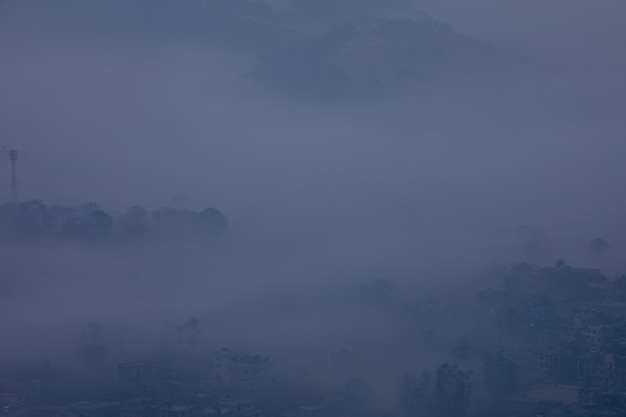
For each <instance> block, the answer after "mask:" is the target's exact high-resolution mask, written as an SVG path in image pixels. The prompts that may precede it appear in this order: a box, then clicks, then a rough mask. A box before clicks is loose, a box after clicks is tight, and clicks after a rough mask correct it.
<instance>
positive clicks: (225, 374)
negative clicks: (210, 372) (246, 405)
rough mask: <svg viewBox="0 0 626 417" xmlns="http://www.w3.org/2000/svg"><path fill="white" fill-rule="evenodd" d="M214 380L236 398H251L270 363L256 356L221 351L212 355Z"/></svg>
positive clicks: (256, 391)
mask: <svg viewBox="0 0 626 417" xmlns="http://www.w3.org/2000/svg"><path fill="white" fill-rule="evenodd" d="M214 366H215V380H216V382H217V383H218V385H220V386H222V387H225V388H228V389H230V390H231V391H233V392H232V394H233V395H234V396H237V397H245V398H253V397H256V396H257V395H258V391H259V389H260V387H261V385H262V384H263V383H264V382H265V379H266V376H267V373H268V370H269V366H270V362H269V360H268V359H267V358H262V357H260V356H258V355H254V356H251V355H247V354H245V353H241V352H236V351H234V350H231V349H222V350H220V351H218V352H216V353H215V355H214Z"/></svg>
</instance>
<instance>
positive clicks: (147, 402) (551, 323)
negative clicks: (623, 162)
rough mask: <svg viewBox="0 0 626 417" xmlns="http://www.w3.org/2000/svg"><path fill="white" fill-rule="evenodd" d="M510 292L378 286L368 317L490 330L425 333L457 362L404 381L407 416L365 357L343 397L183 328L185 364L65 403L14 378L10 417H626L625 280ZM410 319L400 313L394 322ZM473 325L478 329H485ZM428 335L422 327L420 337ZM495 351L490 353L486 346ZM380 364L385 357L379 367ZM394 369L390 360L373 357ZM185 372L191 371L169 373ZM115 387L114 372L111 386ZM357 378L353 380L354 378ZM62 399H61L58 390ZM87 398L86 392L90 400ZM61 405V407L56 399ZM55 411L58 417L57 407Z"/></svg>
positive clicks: (136, 374)
mask: <svg viewBox="0 0 626 417" xmlns="http://www.w3.org/2000/svg"><path fill="white" fill-rule="evenodd" d="M492 274H493V275H494V276H500V285H497V283H496V282H495V281H494V285H493V287H491V288H486V289H481V290H478V291H474V292H472V293H471V294H465V293H464V294H460V295H459V294H457V295H456V296H451V295H450V296H448V298H447V299H438V300H436V299H433V298H429V299H428V301H426V302H418V303H408V302H406V301H401V300H399V299H398V298H393V297H391V294H392V293H393V292H394V290H395V288H394V284H393V283H391V282H389V281H386V280H375V281H374V282H372V283H369V284H364V285H363V286H362V288H361V291H360V293H361V296H360V299H361V302H363V303H367V305H368V306H372V305H374V304H378V305H379V306H381V305H382V306H384V307H383V308H393V309H394V311H401V312H402V313H399V314H406V315H413V316H415V317H416V319H417V321H416V323H417V322H420V323H428V322H430V323H441V320H447V319H451V320H454V318H455V317H456V318H458V320H464V321H465V323H466V326H468V327H473V326H474V325H477V326H481V327H482V328H483V332H484V334H485V335H489V337H488V338H486V339H485V338H483V339H482V340H479V338H478V337H477V338H476V340H472V336H469V337H467V336H466V337H462V338H459V339H457V340H452V339H450V338H447V339H446V338H445V337H441V336H439V335H438V334H437V332H438V330H437V329H438V327H437V325H436V324H435V325H433V326H431V327H430V328H429V327H428V326H425V325H423V324H422V325H420V326H421V331H423V336H422V338H423V339H424V345H423V346H424V349H428V348H430V349H432V350H436V351H445V352H448V353H447V356H448V357H449V361H447V362H445V363H442V364H434V365H433V367H432V368H433V369H430V370H422V371H423V372H422V373H421V374H420V373H419V372H407V373H405V374H404V375H398V389H397V398H396V400H397V404H395V408H392V407H393V406H389V411H388V412H383V411H380V412H379V411H376V410H374V409H370V405H369V404H370V402H369V397H371V396H375V395H376V393H375V392H373V388H372V386H371V385H370V384H369V382H368V381H367V380H365V379H364V378H362V377H360V374H359V368H360V366H361V362H363V361H364V360H365V359H364V358H363V357H362V356H361V355H360V354H359V352H354V351H350V350H348V349H338V350H337V351H335V352H330V353H329V354H328V365H329V367H330V368H331V369H333V371H334V372H336V373H337V375H339V376H340V379H338V380H340V381H343V382H342V383H340V384H335V386H333V387H320V386H315V385H314V384H309V385H308V386H307V384H306V382H304V381H297V380H294V379H293V377H292V378H291V379H290V378H289V377H286V376H285V374H283V373H281V372H277V370H276V369H274V366H273V365H274V360H273V359H272V358H267V357H262V356H259V355H254V354H252V353H243V352H239V351H236V350H234V349H230V348H222V349H219V350H217V351H212V352H207V351H206V350H203V349H201V348H200V347H198V346H197V334H198V332H199V322H198V320H197V319H195V318H192V319H190V320H188V321H187V322H185V323H183V324H181V325H180V326H178V328H177V329H176V331H177V335H178V340H177V342H176V343H177V344H178V357H177V359H172V358H174V357H176V354H170V356H169V359H168V357H167V356H162V357H161V359H160V361H161V363H157V362H156V361H144V360H140V361H135V362H129V363H121V364H118V365H117V367H116V368H117V369H116V372H115V373H116V375H115V376H112V378H111V380H110V381H109V383H108V384H106V385H104V386H101V388H99V390H100V391H99V392H88V390H87V391H85V390H83V395H86V398H77V397H75V398H69V397H68V398H67V401H68V403H66V404H59V403H58V402H59V401H60V400H59V398H60V397H59V396H58V393H57V394H54V392H56V391H55V390H56V388H58V387H55V386H54V385H55V382H54V376H53V375H52V373H51V372H50V371H49V370H48V371H47V372H46V370H45V369H44V370H40V371H38V372H31V375H28V376H27V377H25V376H24V375H21V376H16V377H14V378H11V377H9V376H7V377H5V378H4V379H3V380H2V385H1V390H2V391H1V395H0V401H1V404H2V407H3V408H2V410H3V415H6V416H55V415H58V416H76V417H78V416H84V417H91V416H93V417H96V416H121V417H152V416H154V417H157V416H158V417H200V416H233V417H235V416H237V417H257V416H268V417H269V416H284V417H288V416H289V417H291V416H293V417H300V416H302V417H305V416H311V417H313V416H315V417H321V416H324V417H332V416H338V417H340V416H361V415H372V416H376V415H379V416H380V415H398V416H407V417H422V416H424V417H426V416H442V417H444V416H494V417H496V416H510V417H518V416H519V417H522V416H542V417H553V416H554V417H556V416H580V417H600V416H603V417H604V416H619V415H624V412H626V397H625V396H624V393H625V388H626V278H625V277H619V278H613V279H609V278H608V277H606V276H605V275H603V274H602V273H601V271H600V270H597V269H589V268H578V267H573V266H570V265H568V264H566V263H565V262H563V261H557V262H556V263H555V265H554V266H550V267H539V266H533V265H530V264H528V263H518V264H514V265H512V266H510V267H507V268H496V271H492ZM394 314H397V313H394ZM472 323H474V324H472ZM416 328H418V327H416ZM99 331H100V330H99V329H98V327H97V325H92V327H91V328H90V332H91V336H90V337H91V342H90V343H89V344H88V345H87V346H86V347H85V349H84V355H85V357H86V358H89V360H92V361H95V362H97V359H98V356H99V348H101V347H100V346H99V342H98V340H99V339H98V337H99V336H98V334H99ZM486 340H488V342H487V341H486ZM369 359H372V358H369ZM374 359H376V360H381V359H380V358H374ZM164 363H170V364H176V365H174V366H177V367H178V369H174V368H173V367H170V366H165V365H164ZM111 375H113V374H111ZM341 378H344V379H341ZM46 391H49V392H46ZM76 392H81V390H78V391H76ZM51 396H52V397H55V396H56V398H51ZM50 404H54V405H50Z"/></svg>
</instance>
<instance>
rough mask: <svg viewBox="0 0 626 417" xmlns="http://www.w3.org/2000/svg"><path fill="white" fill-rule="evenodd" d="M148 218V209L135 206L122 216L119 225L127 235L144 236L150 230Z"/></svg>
mask: <svg viewBox="0 0 626 417" xmlns="http://www.w3.org/2000/svg"><path fill="white" fill-rule="evenodd" d="M148 220H149V219H148V210H146V209H145V208H143V207H140V206H133V207H130V208H129V209H128V210H126V213H124V214H123V215H122V216H121V217H120V219H119V226H120V228H121V231H122V233H123V234H124V235H126V236H144V235H146V234H147V233H148V230H149V225H148Z"/></svg>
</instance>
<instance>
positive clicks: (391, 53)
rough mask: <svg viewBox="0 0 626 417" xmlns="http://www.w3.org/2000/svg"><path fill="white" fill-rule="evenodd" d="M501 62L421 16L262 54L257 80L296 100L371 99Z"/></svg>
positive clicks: (350, 28)
mask: <svg viewBox="0 0 626 417" xmlns="http://www.w3.org/2000/svg"><path fill="white" fill-rule="evenodd" d="M500 61H501V57H500V55H499V52H498V51H497V50H496V49H495V48H494V47H492V46H490V45H489V44H487V43H484V42H481V41H479V40H477V39H473V38H471V37H468V36H465V35H462V34H459V33H458V32H456V31H455V30H454V29H453V28H452V27H450V26H448V25H446V24H443V23H441V22H439V21H437V20H435V19H432V18H431V17H429V16H427V15H424V14H420V15H417V16H415V17H410V18H408V17H407V18H378V19H371V20H361V21H359V22H358V23H356V24H352V23H346V24H345V25H343V26H341V27H340V28H338V29H335V30H333V31H330V32H329V33H326V34H324V35H319V36H307V37H302V38H300V39H298V41H297V42H293V43H292V44H291V45H289V47H287V48H284V49H282V50H279V51H273V52H272V53H269V54H265V55H263V56H262V57H261V59H260V61H259V64H258V66H257V69H256V74H257V76H258V77H259V79H260V80H262V81H264V82H266V83H268V84H269V85H272V86H274V87H279V88H282V89H284V90H285V91H289V92H292V93H295V94H298V95H303V96H310V95H315V96H318V97H324V98H338V97H346V96H362V95H372V94H378V93H380V92H382V91H383V90H384V89H385V88H386V87H388V86H390V85H398V84H402V83H406V82H414V81H419V80H422V81H426V80H432V79H433V78H439V77H445V76H446V75H451V74H455V73H459V72H469V71H477V70H478V71H479V70H483V69H490V68H492V67H493V66H494V65H498V64H499V62H500Z"/></svg>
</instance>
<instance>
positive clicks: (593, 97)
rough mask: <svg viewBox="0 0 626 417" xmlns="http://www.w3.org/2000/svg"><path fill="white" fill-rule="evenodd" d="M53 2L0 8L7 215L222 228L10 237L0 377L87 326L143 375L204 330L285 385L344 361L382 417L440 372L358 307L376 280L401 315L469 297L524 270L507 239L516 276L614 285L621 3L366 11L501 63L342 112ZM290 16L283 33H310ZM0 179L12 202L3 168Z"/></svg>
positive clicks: (0, 305)
mask: <svg viewBox="0 0 626 417" xmlns="http://www.w3.org/2000/svg"><path fill="white" fill-rule="evenodd" d="M326 3H329V2H326ZM330 3H332V2H330ZM357 3H358V2H357ZM375 3H376V2H372V4H375ZM52 4H53V2H45V1H34V0H33V1H5V2H2V3H0V53H1V55H0V56H1V57H2V58H0V137H1V138H2V141H1V142H0V146H4V147H5V148H4V149H5V150H6V149H17V150H19V151H20V156H19V161H18V175H19V196H20V199H21V200H28V199H41V200H43V201H44V202H47V203H51V204H52V203H54V202H63V201H69V200H72V199H78V200H80V201H83V202H89V201H95V202H97V203H99V204H102V206H103V207H104V208H105V209H106V210H110V211H111V212H123V211H124V210H126V208H128V207H130V206H133V205H140V206H144V207H147V208H149V209H157V208H159V207H162V206H181V205H182V206H186V207H189V208H191V209H194V210H201V209H204V208H206V207H214V208H217V209H219V210H220V211H221V212H223V213H224V214H225V215H226V216H227V217H228V220H229V227H228V231H227V232H226V233H225V234H224V236H221V237H220V238H219V239H218V240H217V241H212V242H211V243H210V244H208V245H197V244H195V243H189V242H182V243H172V242H169V243H155V242H144V243H140V244H138V243H126V242H118V243H115V244H113V243H107V244H102V245H92V244H86V243H85V244H83V243H80V242H78V243H77V242H72V243H68V242H65V241H63V242H56V241H54V240H51V241H50V240H44V241H37V242H17V243H16V242H12V241H7V242H4V243H3V244H2V249H1V255H0V256H2V263H3V265H4V266H5V267H4V272H3V273H2V277H3V280H4V283H3V284H2V286H3V290H2V295H1V296H0V297H1V298H2V299H1V301H0V323H1V326H2V328H3V337H2V339H3V341H2V349H1V350H0V354H1V355H2V356H3V360H2V362H3V363H5V364H6V363H11V362H12V361H13V359H12V358H15V357H16V356H18V355H22V356H25V357H27V358H47V359H50V358H57V357H59V358H60V357H64V358H67V357H69V356H71V355H72V354H73V352H74V351H75V350H76V349H77V346H79V345H80V341H79V339H80V329H83V328H84V327H85V326H86V325H87V323H89V322H100V323H104V326H105V328H106V329H107V331H108V332H109V333H111V334H112V335H111V336H110V337H111V340H113V339H115V340H118V342H111V344H112V345H115V346H117V347H116V348H114V349H118V350H117V351H116V352H117V353H116V354H115V355H114V360H119V362H121V361H124V360H133V359H141V356H142V355H143V354H145V356H146V357H152V356H153V355H155V352H156V351H157V350H158V349H157V348H158V345H159V344H160V343H166V342H163V339H164V338H165V339H167V338H168V337H173V336H172V335H173V332H174V331H173V330H172V329H174V328H175V327H176V326H177V325H179V324H180V323H183V322H184V321H185V320H187V319H188V318H190V317H198V318H199V319H200V322H201V325H202V336H201V339H202V343H203V346H204V347H205V348H207V349H213V350H217V349H219V348H221V347H224V346H231V347H233V348H237V349H243V350H248V351H250V352H253V353H254V352H260V353H261V354H264V355H268V356H271V357H272V358H273V360H274V361H275V362H281V358H283V359H282V360H283V362H285V363H290V364H291V365H290V366H292V367H298V366H300V367H302V368H306V367H307V366H309V364H314V363H317V362H316V361H319V362H320V363H321V362H323V361H324V360H325V358H326V357H327V356H328V353H329V352H332V351H337V350H339V349H342V348H348V349H352V350H354V351H359V352H361V354H362V355H363V356H364V357H365V358H369V362H368V361H367V360H364V361H365V362H366V363H367V365H364V371H363V373H364V374H365V375H366V376H367V377H368V378H370V382H371V383H372V386H375V387H376V389H377V390H379V392H380V394H379V397H380V398H381V404H379V405H380V407H382V408H386V409H395V407H396V406H395V405H389V404H391V403H393V398H394V395H395V394H394V393H395V392H396V391H397V387H396V385H395V384H396V382H397V381H396V380H397V379H398V376H399V375H401V373H402V372H404V371H406V370H409V369H420V367H421V368H424V367H426V368H434V367H436V365H437V364H438V363H439V362H441V361H443V360H446V354H444V353H433V352H432V351H428V352H427V351H426V349H424V348H423V347H422V346H421V345H420V343H421V342H419V341H418V340H417V339H418V337H417V336H416V335H415V334H414V333H413V331H411V330H409V329H410V328H414V327H412V326H415V323H414V321H413V319H410V318H408V317H407V315H406V314H405V313H398V312H397V311H395V310H394V309H392V311H391V312H390V311H387V310H383V311H382V312H381V310H380V309H378V308H373V307H370V306H367V305H363V304H361V303H360V302H359V288H360V286H361V285H362V284H365V283H368V282H371V280H372V279H376V278H385V279H388V280H390V281H392V282H393V283H394V284H395V285H396V286H397V287H398V291H397V293H398V294H396V295H397V296H398V297H399V301H397V303H399V304H403V303H406V304H411V303H414V302H418V300H425V299H428V298H429V297H431V296H433V297H435V296H436V294H439V293H441V292H444V293H445V294H447V295H446V297H447V296H450V295H449V294H451V293H455V294H457V295H458V294H460V293H463V292H465V291H470V290H472V291H473V290H479V289H481V288H482V287H483V286H484V285H487V284H485V283H487V282H490V281H489V280H490V279H491V277H489V276H488V274H487V273H486V272H485V271H486V270H487V269H488V268H489V267H490V266H492V265H493V264H494V263H502V264H505V265H507V264H509V263H512V262H519V261H523V260H527V259H525V256H526V255H524V253H523V251H522V249H521V243H520V240H519V236H518V234H517V233H518V230H519V227H520V226H521V225H525V224H536V225H541V226H542V227H543V228H545V230H546V233H547V235H548V237H549V240H550V252H549V253H547V254H545V256H542V257H539V258H538V259H533V261H536V262H538V263H543V264H546V265H552V264H553V263H554V262H555V261H556V260H557V259H565V260H566V261H567V262H568V263H570V264H572V265H576V266H590V267H599V268H601V269H602V270H603V272H605V273H606V274H608V275H610V276H614V275H617V274H620V273H621V272H623V270H624V267H625V266H626V265H625V264H624V259H623V257H622V256H621V255H622V254H623V251H624V250H625V248H626V239H625V238H624V233H625V232H626V230H625V229H624V222H623V216H624V214H625V210H626V198H625V196H626V194H624V189H623V181H622V178H623V177H624V176H625V175H626V168H625V167H624V164H623V161H622V159H623V158H622V155H623V154H624V152H625V151H626V143H625V142H624V140H623V135H624V127H625V123H626V122H625V121H624V120H625V118H624V117H623V114H622V113H623V108H624V105H625V104H626V102H625V99H626V95H625V93H626V91H625V89H624V84H623V82H622V74H623V70H624V64H625V61H624V58H623V53H622V51H621V49H622V48H621V45H623V43H624V42H625V41H626V29H624V27H623V24H622V19H621V16H623V14H624V12H626V6H624V4H623V2H619V1H613V0H603V1H601V2H590V1H584V0H570V1H557V0H550V1H535V0H533V1H526V2H519V1H514V0H498V1H496V0H480V1H473V2H465V1H460V0H426V1H419V2H418V1H416V2H413V3H411V2H408V1H407V2H397V6H394V8H393V9H391V7H389V8H386V7H381V9H376V8H375V7H374V6H372V10H376V12H375V13H380V14H381V15H382V14H384V12H385V10H386V11H387V12H388V13H389V14H390V15H394V16H400V15H402V16H404V15H405V14H406V15H407V16H409V15H410V13H411V12H412V11H413V10H418V9H422V10H424V11H426V12H427V13H429V14H430V15H431V16H433V17H434V18H435V19H438V20H441V21H443V22H445V23H447V24H450V25H452V26H453V27H454V28H455V29H456V30H457V31H458V32H459V33H460V34H462V35H467V36H471V37H474V38H477V39H480V40H481V41H485V42H487V43H489V44H491V45H493V46H494V47H495V48H497V54H498V55H499V56H503V57H505V58H504V61H505V64H502V65H500V64H493V66H491V67H489V68H487V69H483V70H480V71H475V70H471V71H469V70H468V71H466V70H465V68H464V67H463V64H462V63H461V64H458V63H457V64H454V65H453V66H452V68H453V69H452V70H451V73H450V74H447V75H443V76H440V77H433V78H429V79H427V80H426V81H419V80H418V81H417V82H415V83H409V84H406V85H405V84H399V83H397V84H395V83H394V84H393V86H392V88H390V89H389V92H386V93H385V94H383V95H381V96H380V97H373V98H372V97H350V98H349V99H345V100H307V99H303V98H301V97H291V96H290V95H289V94H284V92H279V91H277V90H276V89H273V88H272V87H271V86H267V85H264V84H262V83H259V82H258V81H257V79H256V76H255V74H254V68H255V65H257V62H258V60H259V59H260V58H259V56H261V57H262V56H264V55H263V54H264V51H263V48H268V49H272V48H273V47H274V45H263V48H261V47H255V48H256V49H255V48H251V49H246V48H245V47H241V45H234V44H235V43H236V42H234V43H230V44H229V43H228V42H214V41H212V40H206V39H204V38H202V37H194V35H189V34H186V35H185V36H176V34H174V35H172V34H171V33H169V34H168V33H166V34H152V33H150V32H142V30H141V28H142V27H141V26H139V24H138V25H137V28H134V30H127V26H124V25H123V24H122V23H120V22H121V21H126V20H128V21H130V22H131V24H130V25H129V27H131V28H133V24H134V23H133V22H134V20H133V19H134V18H135V16H136V15H135V14H134V13H137V10H138V11H139V13H137V14H138V15H141V11H142V9H141V7H143V6H141V5H144V3H142V2H134V3H133V4H136V6H133V7H135V9H133V10H132V13H131V12H130V11H129V12H128V15H126V14H125V13H126V11H125V9H124V8H123V7H121V6H120V9H119V10H118V11H117V13H118V14H116V16H117V17H116V18H112V20H106V19H105V18H104V17H103V18H102V22H103V23H102V24H101V26H102V27H97V28H96V29H94V30H93V32H91V29H92V28H91V27H89V26H90V25H91V23H90V22H92V21H91V20H86V21H87V24H85V22H84V21H81V19H86V18H85V17H84V16H86V15H84V14H81V13H86V12H85V10H90V8H91V7H93V8H94V9H93V10H92V11H96V12H97V11H98V10H99V9H98V7H99V2H98V1H95V0H94V1H92V2H91V3H89V4H88V5H85V4H87V3H84V4H83V5H82V6H81V9H80V11H78V12H76V14H73V13H74V12H73V11H72V10H74V9H72V7H76V6H75V5H73V2H71V1H63V2H59V5H58V10H55V11H54V12H51V11H50V10H52V9H55V7H54V6H52ZM320 4H321V3H320ZM274 5H275V7H276V10H279V11H283V10H287V11H289V10H290V9H289V5H288V2H274ZM355 7H356V9H357V10H358V9H359V6H355ZM63 8H67V9H63ZM129 8H130V6H129ZM114 10H115V9H114ZM346 10H351V9H349V8H346ZM368 10H369V9H368ZM150 13H152V12H150ZM285 13H286V12H285ZM342 13H343V12H342ZM346 13H347V14H348V15H349V14H350V13H352V12H350V11H348V12H346ZM368 13H369V12H368ZM372 13H374V12H372ZM120 16H121V17H120ZM288 16H290V15H288ZM305 17H307V16H305ZM108 18H110V17H107V19H108ZM116 19H119V21H118V20H116ZM286 19H292V18H291V17H287V18H286ZM319 19H321V20H315V21H314V23H315V24H314V25H313V26H314V27H315V28H316V29H315V30H318V28H319V27H320V26H321V27H323V26H324V25H325V24H326V22H325V21H324V18H319ZM304 20H305V19H303V17H302V15H296V17H293V20H290V22H291V23H290V24H291V25H294V26H296V27H295V30H298V29H299V28H298V27H297V25H299V24H301V25H302V30H303V31H304V32H309V31H310V29H309V26H306V29H304V28H305V25H307V24H310V22H307V23H305V22H304ZM72 22H74V23H76V24H75V25H73V24H72ZM107 22H109V23H107ZM111 22H113V23H111ZM114 22H117V23H114ZM92 23H93V22H92ZM334 23H335V22H333V24H334ZM115 24H119V27H120V28H121V29H117V26H114V25H115ZM107 25H110V26H107ZM83 26H88V27H87V28H85V27H83ZM95 26H96V25H95V24H94V27H95ZM102 28H104V29H102ZM242 31H243V29H242ZM498 62H500V61H498ZM0 170H1V171H2V172H4V173H5V174H3V175H5V176H4V178H5V180H4V183H5V184H6V187H4V188H2V187H0V190H1V193H0V195H1V196H2V199H3V202H9V201H10V187H9V185H10V175H9V174H10V164H9V161H8V157H6V156H3V157H2V160H1V161H0ZM596 237H601V238H603V239H606V240H607V241H608V242H609V243H610V245H611V252H610V254H609V255H608V256H607V257H606V258H603V259H601V260H598V259H597V258H593V257H590V255H589V253H588V250H587V248H588V245H589V242H590V241H591V240H592V239H593V238H596ZM446 320H448V319H444V320H443V322H442V323H440V324H438V326H440V328H439V330H441V332H442V333H444V334H448V335H449V337H450V338H451V339H452V340H455V338H457V337H460V336H466V335H469V334H472V333H474V335H475V336H476V337H477V339H479V340H480V342H477V343H478V344H480V343H483V342H484V341H486V340H491V339H492V336H491V335H489V334H480V332H481V331H479V330H477V329H474V328H473V327H472V326H473V325H471V324H469V322H468V324H467V326H465V328H464V326H463V325H459V324H458V323H454V321H453V320H452V321H451V320H448V321H450V322H449V323H448V322H447V321H446ZM494 337H495V336H494ZM116 343H117V344H116ZM484 343H485V344H487V342H484ZM144 352H145V353H144ZM151 355H152V356H151ZM59 360H61V359H59ZM63 360H68V361H69V359H63ZM112 360H113V359H112ZM53 361H54V359H53ZM315 368H316V367H315V366H314V365H313V366H312V369H313V370H316V371H318V372H319V373H320V374H323V373H324V372H325V371H322V370H321V369H320V368H319V367H318V368H317V369H315ZM374 375H375V376H376V377H374ZM372 378H374V379H375V380H374V381H371V379H372Z"/></svg>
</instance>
